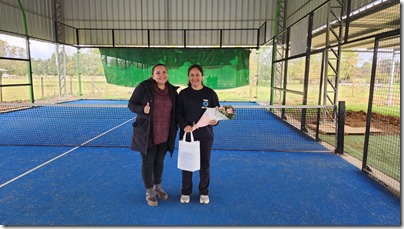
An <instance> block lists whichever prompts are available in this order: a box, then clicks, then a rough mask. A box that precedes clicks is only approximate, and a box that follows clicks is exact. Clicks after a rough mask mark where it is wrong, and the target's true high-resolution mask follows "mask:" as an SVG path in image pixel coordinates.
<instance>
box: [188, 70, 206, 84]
mask: <svg viewBox="0 0 404 229" xmlns="http://www.w3.org/2000/svg"><path fill="white" fill-rule="evenodd" d="M188 80H189V82H190V83H191V86H192V87H193V88H200V87H201V86H202V80H203V76H202V73H201V72H200V71H199V69H198V68H193V69H191V71H189V74H188Z"/></svg>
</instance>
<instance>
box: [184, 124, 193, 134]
mask: <svg viewBox="0 0 404 229" xmlns="http://www.w3.org/2000/svg"><path fill="white" fill-rule="evenodd" d="M184 132H185V133H188V132H192V126H190V125H188V126H186V127H185V128H184Z"/></svg>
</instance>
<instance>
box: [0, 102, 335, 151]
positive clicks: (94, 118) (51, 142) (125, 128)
mask: <svg viewBox="0 0 404 229" xmlns="http://www.w3.org/2000/svg"><path fill="white" fill-rule="evenodd" d="M252 104H254V105H237V103H234V104H231V105H233V107H234V108H235V110H236V117H235V118H234V119H233V120H228V121H227V120H226V121H220V123H219V125H218V126H216V127H214V135H215V139H214V145H213V149H222V150H246V151H257V150H258V151H280V152H305V151H310V152H317V151H330V150H332V144H333V142H334V139H335V134H333V133H335V127H334V126H335V124H334V123H335V121H334V120H333V118H332V115H331V116H330V114H332V113H333V107H330V106H260V105H257V104H255V103H252ZM135 120H136V114H134V113H132V112H131V111H130V110H129V109H128V107H127V105H126V104H69V103H66V104H22V103H0V125H1V128H0V145H2V146H57V147H76V146H83V147H84V146H91V147H128V148H129V147H130V143H131V138H132V123H133V122H134V121H135ZM324 127H326V128H329V129H330V130H331V131H329V132H322V131H321V130H322V129H321V128H323V129H324ZM330 133H331V134H330ZM176 142H177V145H178V135H177V141H176ZM327 142H328V143H329V144H331V146H327V145H328V144H324V143H327ZM320 143H321V144H320Z"/></svg>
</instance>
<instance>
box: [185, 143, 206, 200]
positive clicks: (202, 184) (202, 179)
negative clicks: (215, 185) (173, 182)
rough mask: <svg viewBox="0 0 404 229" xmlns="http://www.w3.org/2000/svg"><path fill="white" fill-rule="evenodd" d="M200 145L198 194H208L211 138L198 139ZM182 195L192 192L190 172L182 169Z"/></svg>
mask: <svg viewBox="0 0 404 229" xmlns="http://www.w3.org/2000/svg"><path fill="white" fill-rule="evenodd" d="M199 141H200V146H201V169H200V170H199V195H208V193H209V190H208V188H209V181H210V153H211V150H212V144H213V138H211V139H202V140H201V139H199ZM181 192H182V195H191V193H192V172H189V171H184V170H182V189H181Z"/></svg>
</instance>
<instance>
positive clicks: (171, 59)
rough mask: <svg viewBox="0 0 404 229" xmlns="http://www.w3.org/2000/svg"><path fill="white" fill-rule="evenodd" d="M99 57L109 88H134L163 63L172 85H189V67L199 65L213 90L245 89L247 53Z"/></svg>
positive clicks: (130, 52) (147, 51) (122, 52)
mask: <svg viewBox="0 0 404 229" xmlns="http://www.w3.org/2000/svg"><path fill="white" fill-rule="evenodd" d="M100 53H101V56H102V60H103V66H104V72H105V76H106V78H107V82H108V83H110V84H115V85H120V86H128V87H135V86H137V85H138V84H139V83H140V82H142V81H143V80H145V79H148V78H149V77H150V76H151V69H152V67H153V66H154V65H155V64H157V63H162V64H165V65H166V66H167V68H168V73H169V81H170V82H171V83H172V84H174V85H186V84H187V83H188V67H189V66H191V65H192V64H200V65H202V67H203V68H204V84H205V85H206V86H208V87H211V88H213V89H226V88H234V87H240V86H244V85H248V75H249V69H248V67H249V65H248V60H249V55H250V50H249V49H174V48H172V49H171V48H100Z"/></svg>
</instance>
